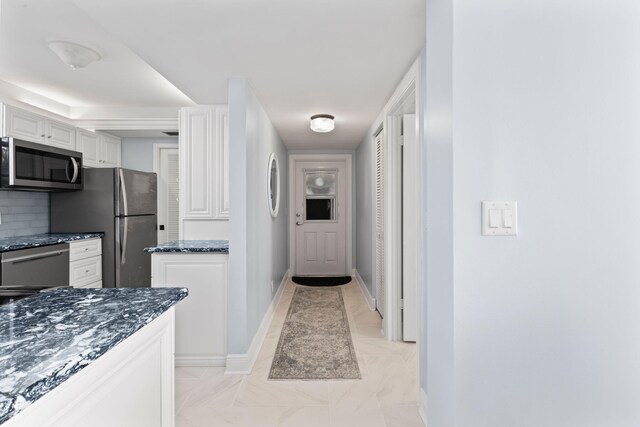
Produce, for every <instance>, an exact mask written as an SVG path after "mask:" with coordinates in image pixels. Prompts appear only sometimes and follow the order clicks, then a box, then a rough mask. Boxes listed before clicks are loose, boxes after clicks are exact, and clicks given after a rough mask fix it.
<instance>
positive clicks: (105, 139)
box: [77, 129, 121, 168]
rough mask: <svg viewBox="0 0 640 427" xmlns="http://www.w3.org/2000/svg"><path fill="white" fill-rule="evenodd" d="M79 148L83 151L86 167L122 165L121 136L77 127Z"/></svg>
mask: <svg viewBox="0 0 640 427" xmlns="http://www.w3.org/2000/svg"><path fill="white" fill-rule="evenodd" d="M77 141H78V145H77V147H78V148H77V149H78V151H81V152H82V160H83V162H84V166H85V167H91V168H110V167H118V166H120V164H121V162H120V153H121V149H120V145H121V142H120V138H118V137H115V136H112V135H105V134H101V133H96V132H91V131H88V130H86V129H77Z"/></svg>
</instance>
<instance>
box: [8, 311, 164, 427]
mask: <svg viewBox="0 0 640 427" xmlns="http://www.w3.org/2000/svg"><path fill="white" fill-rule="evenodd" d="M173 321H174V308H173V307H172V308H170V309H169V310H167V311H166V312H165V313H164V314H162V315H161V316H159V317H158V318H157V319H154V320H153V321H152V322H151V323H149V324H148V325H147V326H145V327H143V328H142V329H140V330H139V331H137V332H136V333H135V334H133V335H131V336H130V337H129V338H127V339H126V340H124V341H122V342H121V343H120V344H118V345H117V346H115V347H114V348H112V349H111V350H109V351H108V352H107V353H106V354H104V355H103V356H101V357H100V358H98V359H96V360H94V361H93V362H91V363H90V364H89V365H88V366H86V367H84V368H83V369H82V370H81V371H80V372H77V373H75V374H74V375H73V376H72V377H71V378H69V379H68V380H66V381H65V382H63V383H62V384H60V385H59V386H57V387H55V388H54V389H52V390H51V391H49V392H48V393H47V394H46V395H45V396H43V397H42V398H40V399H38V400H36V401H35V402H33V403H32V404H31V405H29V407H27V408H25V409H24V410H23V411H22V412H19V413H18V414H16V415H15V416H14V417H13V418H11V419H9V420H8V421H7V422H6V423H4V424H2V426H3V427H33V426H50V427H69V426H76V427H78V426H135V427H173V426H174V425H175V400H174V389H175V382H174V370H175V367H174V363H173V338H174V329H173Z"/></svg>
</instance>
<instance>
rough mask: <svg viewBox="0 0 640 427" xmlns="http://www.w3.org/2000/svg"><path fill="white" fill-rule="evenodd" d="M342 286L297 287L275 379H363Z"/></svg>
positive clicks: (273, 374) (271, 374) (273, 372)
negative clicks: (352, 339) (350, 329)
mask: <svg viewBox="0 0 640 427" xmlns="http://www.w3.org/2000/svg"><path fill="white" fill-rule="evenodd" d="M360 378H361V377H360V368H359V367H358V360H357V358H356V352H355V349H354V348H353V341H351V333H350V332H349V322H348V320H347V312H346V311H345V308H344V301H343V299H342V289H340V288H308V289H307V288H296V290H295V293H294V294H293V300H292V301H291V306H290V307H289V312H288V313H287V318H286V319H285V321H284V326H283V327H282V333H281V334H280V340H279V341H278V347H277V348H276V354H275V356H274V357H273V364H272V365H271V371H270V372H269V379H271V380H328V379H360Z"/></svg>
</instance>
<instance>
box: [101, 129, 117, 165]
mask: <svg viewBox="0 0 640 427" xmlns="http://www.w3.org/2000/svg"><path fill="white" fill-rule="evenodd" d="M100 141H101V151H102V167H103V168H115V167H118V166H120V164H121V162H120V153H121V149H120V145H121V141H120V138H118V137H116V136H112V135H104V134H100Z"/></svg>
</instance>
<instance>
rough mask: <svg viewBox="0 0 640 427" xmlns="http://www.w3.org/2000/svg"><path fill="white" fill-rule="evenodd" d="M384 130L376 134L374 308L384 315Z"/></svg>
mask: <svg viewBox="0 0 640 427" xmlns="http://www.w3.org/2000/svg"><path fill="white" fill-rule="evenodd" d="M383 134H384V132H383V131H382V130H381V131H380V133H378V135H376V310H378V313H380V316H382V317H384V299H385V280H384V137H383Z"/></svg>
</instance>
